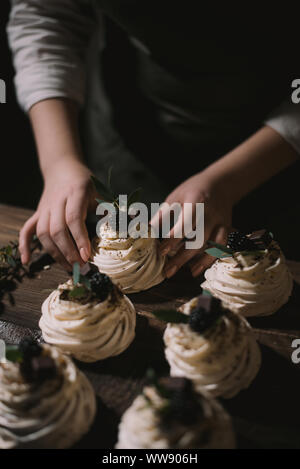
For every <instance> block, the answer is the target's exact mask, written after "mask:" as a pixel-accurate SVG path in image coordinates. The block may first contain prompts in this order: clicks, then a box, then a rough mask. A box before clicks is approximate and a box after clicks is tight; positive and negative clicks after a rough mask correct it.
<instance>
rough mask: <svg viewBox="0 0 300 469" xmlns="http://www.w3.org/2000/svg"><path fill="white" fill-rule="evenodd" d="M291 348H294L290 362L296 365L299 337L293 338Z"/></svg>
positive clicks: (299, 358) (299, 352) (298, 360)
mask: <svg viewBox="0 0 300 469" xmlns="http://www.w3.org/2000/svg"><path fill="white" fill-rule="evenodd" d="M292 348H294V349H296V350H294V352H293V353H292V362H293V363H295V365H298V364H299V363H300V339H295V340H293V342H292Z"/></svg>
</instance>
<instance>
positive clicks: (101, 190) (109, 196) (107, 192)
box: [91, 176, 114, 202]
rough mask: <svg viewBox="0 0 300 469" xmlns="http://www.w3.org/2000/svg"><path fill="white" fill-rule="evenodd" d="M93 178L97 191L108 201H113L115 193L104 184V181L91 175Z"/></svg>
mask: <svg viewBox="0 0 300 469" xmlns="http://www.w3.org/2000/svg"><path fill="white" fill-rule="evenodd" d="M91 179H92V181H93V183H94V185H95V188H96V191H97V192H98V193H99V194H100V195H101V196H102V197H104V198H105V199H107V201H108V202H113V200H114V195H113V194H112V193H111V191H110V190H109V189H108V188H107V187H106V186H105V185H104V184H103V182H101V181H99V179H97V178H95V176H91Z"/></svg>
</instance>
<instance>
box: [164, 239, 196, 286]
mask: <svg viewBox="0 0 300 469" xmlns="http://www.w3.org/2000/svg"><path fill="white" fill-rule="evenodd" d="M198 253H199V250H198V249H185V247H184V246H182V248H181V249H180V250H179V251H178V253H177V254H176V255H175V256H174V257H172V258H171V259H170V260H169V261H168V263H167V265H166V267H165V269H164V271H165V275H166V277H167V278H171V277H173V275H175V274H176V272H178V270H179V269H180V268H181V267H182V266H183V265H184V264H185V263H186V262H188V261H190V260H191V259H192V258H193V257H194V256H196V255H197V254H198Z"/></svg>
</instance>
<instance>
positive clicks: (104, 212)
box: [96, 195, 204, 249]
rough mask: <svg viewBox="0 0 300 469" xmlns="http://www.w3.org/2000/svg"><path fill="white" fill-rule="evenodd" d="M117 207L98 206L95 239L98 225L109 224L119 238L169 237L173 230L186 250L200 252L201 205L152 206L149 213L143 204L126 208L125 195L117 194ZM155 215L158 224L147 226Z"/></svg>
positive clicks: (174, 204)
mask: <svg viewBox="0 0 300 469" xmlns="http://www.w3.org/2000/svg"><path fill="white" fill-rule="evenodd" d="M118 205H119V208H116V206H115V205H114V204H113V203H111V202H101V203H100V204H99V205H98V207H97V210H96V214H97V215H99V216H101V217H102V218H101V219H100V220H99V222H98V223H97V227H96V232H97V235H98V236H99V235H100V232H101V226H102V225H103V224H105V223H109V225H110V227H111V229H112V230H113V231H114V232H118V236H119V237H120V238H127V237H128V236H130V237H131V238H134V239H136V238H149V237H150V238H159V237H160V238H169V237H170V230H171V229H172V228H173V230H174V237H175V238H184V240H185V248H186V249H200V248H201V247H202V246H203V244H204V203H189V202H187V203H184V204H180V203H173V204H168V203H167V202H164V203H162V204H159V203H152V204H151V206H150V207H151V208H150V214H149V210H148V207H147V205H145V204H144V203H142V202H135V203H133V204H131V205H130V207H128V206H127V195H119V197H118ZM158 213H160V219H159V223H158V222H157V223H155V222H153V223H151V224H150V225H149V220H150V219H151V220H155V216H156V217H157V214H158ZM127 214H128V215H129V216H133V217H134V218H128V216H127ZM158 224H159V229H158V226H157V225H158Z"/></svg>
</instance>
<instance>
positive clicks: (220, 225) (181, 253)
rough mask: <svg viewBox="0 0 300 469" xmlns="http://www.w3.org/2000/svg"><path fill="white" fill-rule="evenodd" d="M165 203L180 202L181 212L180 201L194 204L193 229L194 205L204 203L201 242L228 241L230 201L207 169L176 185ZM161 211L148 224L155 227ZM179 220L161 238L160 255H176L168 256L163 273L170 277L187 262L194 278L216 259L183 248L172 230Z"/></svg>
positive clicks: (158, 221) (223, 188)
mask: <svg viewBox="0 0 300 469" xmlns="http://www.w3.org/2000/svg"><path fill="white" fill-rule="evenodd" d="M166 202H167V203H168V204H172V203H174V202H179V203H180V204H181V206H182V209H183V212H184V206H183V204H184V203H186V202H190V203H193V211H192V214H191V216H192V218H193V220H192V222H193V227H194V228H195V208H196V203H197V202H198V203H199V202H204V204H205V205H204V219H205V223H204V243H205V242H206V241H207V240H208V239H210V240H214V241H216V242H218V243H221V244H224V243H226V241H227V234H228V231H229V229H230V227H231V218H232V206H233V204H232V202H231V200H230V198H229V197H228V196H227V194H226V187H224V185H223V187H222V184H220V181H218V184H215V183H214V181H213V179H212V178H211V177H208V176H207V174H206V172H205V171H203V172H202V173H199V174H196V175H195V176H193V177H191V178H189V179H188V180H186V181H185V182H183V183H182V184H181V185H180V186H178V187H177V188H176V189H175V190H174V191H173V192H172V193H171V194H170V195H169V196H168V197H167V199H166ZM161 216H162V212H158V213H157V214H156V215H155V217H154V218H153V220H152V221H151V224H153V225H154V226H155V225H156V226H157V225H158V224H160V223H161ZM178 223H182V222H181V221H180V219H179V220H178V222H177V225H175V226H174V227H173V228H172V229H171V230H170V232H169V235H168V239H167V238H166V239H164V240H163V241H162V243H161V246H160V249H161V252H162V254H164V255H166V254H168V253H172V252H173V253H174V252H176V254H175V255H174V256H173V257H171V258H170V259H169V260H168V262H167V264H166V266H165V274H166V277H167V278H170V277H172V276H173V275H174V274H175V273H176V272H177V271H178V270H179V269H180V268H181V267H182V266H183V265H184V264H185V263H187V262H189V265H190V268H191V271H192V275H193V276H194V277H196V276H198V275H200V274H201V273H202V272H203V271H204V270H205V269H206V268H207V267H209V266H210V265H211V264H212V262H213V261H214V260H215V258H213V257H212V256H209V255H208V254H206V253H205V252H204V248H203V247H202V248H201V249H185V247H184V245H183V241H184V240H183V238H175V237H174V232H175V230H176V228H177V226H178Z"/></svg>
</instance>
